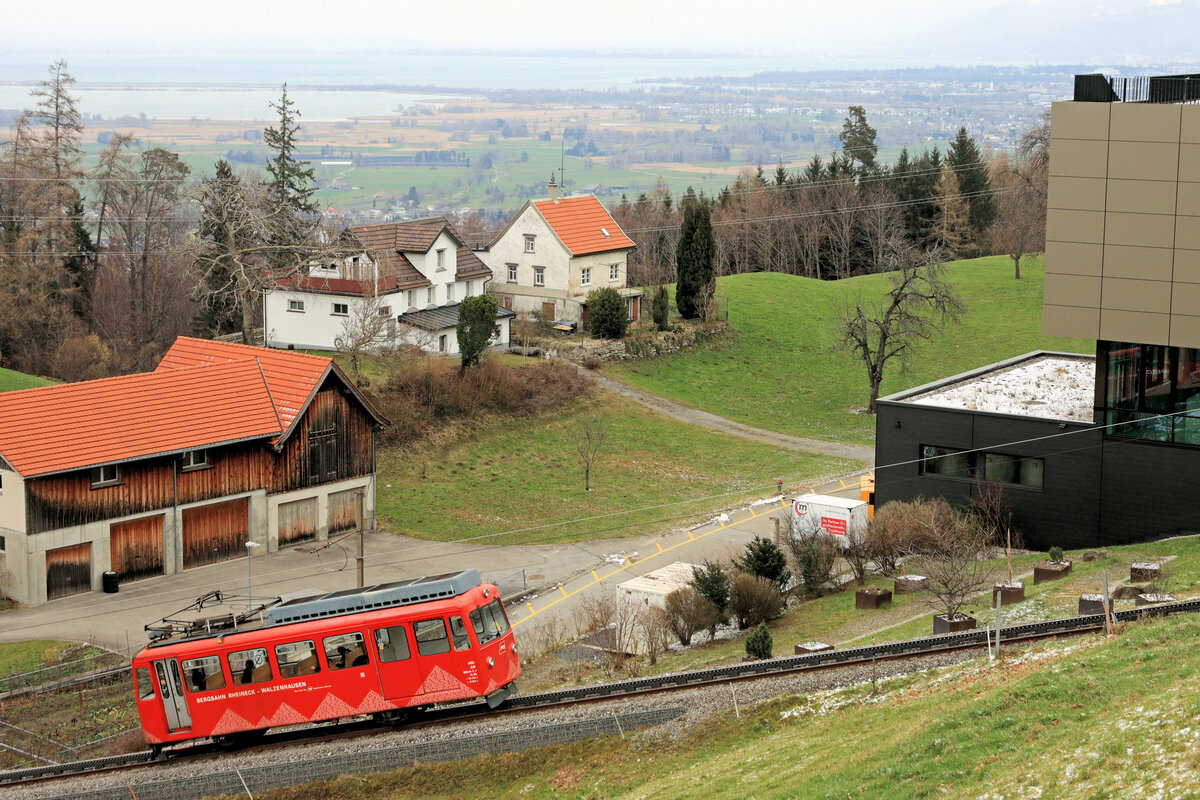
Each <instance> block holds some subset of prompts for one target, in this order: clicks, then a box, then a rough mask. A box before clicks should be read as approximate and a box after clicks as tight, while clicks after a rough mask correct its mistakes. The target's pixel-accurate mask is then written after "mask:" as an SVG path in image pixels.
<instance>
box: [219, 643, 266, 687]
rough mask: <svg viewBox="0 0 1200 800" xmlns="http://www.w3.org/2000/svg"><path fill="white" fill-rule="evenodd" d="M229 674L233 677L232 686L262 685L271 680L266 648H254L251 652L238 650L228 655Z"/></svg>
mask: <svg viewBox="0 0 1200 800" xmlns="http://www.w3.org/2000/svg"><path fill="white" fill-rule="evenodd" d="M228 658H229V674H230V675H232V676H233V685H234V686H245V685H246V684H248V683H263V682H264V681H269V680H271V664H270V662H269V661H267V648H265V647H256V648H254V649H253V650H239V651H237V652H236V653H230V654H229V656H228Z"/></svg>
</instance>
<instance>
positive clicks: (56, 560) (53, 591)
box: [46, 542, 92, 600]
mask: <svg viewBox="0 0 1200 800" xmlns="http://www.w3.org/2000/svg"><path fill="white" fill-rule="evenodd" d="M91 590H92V543H91V542H84V543H83V544H73V545H71V546H70V547H58V548H55V549H54V550H47V551H46V598H47V599H48V600H53V599H54V598H56V597H66V596H67V595H69V594H79V593H80V592H90V591H91Z"/></svg>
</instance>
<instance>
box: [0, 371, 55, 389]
mask: <svg viewBox="0 0 1200 800" xmlns="http://www.w3.org/2000/svg"><path fill="white" fill-rule="evenodd" d="M53 383H54V381H50V380H46V379H45V378H39V377H37V376H36V375H26V374H25V373H24V372H15V371H14V370H11V369H4V368H2V367H0V392H11V391H14V390H16V389H33V388H36V387H38V386H50V385H51V384H53Z"/></svg>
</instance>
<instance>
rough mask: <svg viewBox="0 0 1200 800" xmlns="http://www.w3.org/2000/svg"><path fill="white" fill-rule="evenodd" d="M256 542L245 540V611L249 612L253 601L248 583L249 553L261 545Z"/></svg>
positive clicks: (252, 593) (250, 585) (252, 594)
mask: <svg viewBox="0 0 1200 800" xmlns="http://www.w3.org/2000/svg"><path fill="white" fill-rule="evenodd" d="M261 546H262V545H260V544H259V543H258V542H246V613H247V614H249V613H250V608H251V607H252V605H253V603H254V599H253V598H254V592H253V590H252V584H251V583H250V555H251V552H252V551H253V550H254V548H256V547H261Z"/></svg>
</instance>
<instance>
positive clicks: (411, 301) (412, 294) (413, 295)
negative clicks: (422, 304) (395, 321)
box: [408, 289, 417, 308]
mask: <svg viewBox="0 0 1200 800" xmlns="http://www.w3.org/2000/svg"><path fill="white" fill-rule="evenodd" d="M416 304H417V292H416V290H414V289H409V290H408V307H409V308H412V307H413V306H415V305H416Z"/></svg>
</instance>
